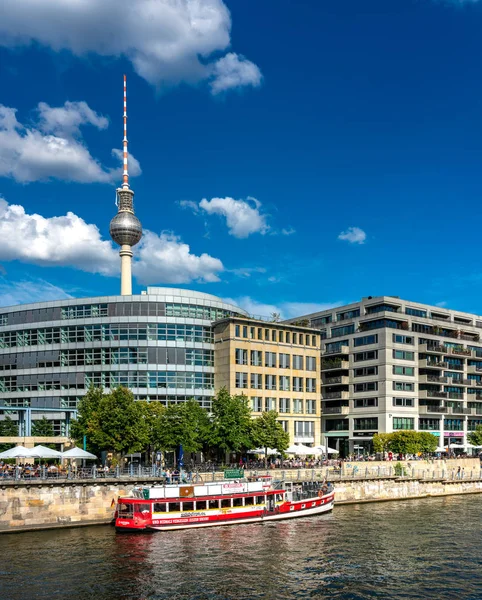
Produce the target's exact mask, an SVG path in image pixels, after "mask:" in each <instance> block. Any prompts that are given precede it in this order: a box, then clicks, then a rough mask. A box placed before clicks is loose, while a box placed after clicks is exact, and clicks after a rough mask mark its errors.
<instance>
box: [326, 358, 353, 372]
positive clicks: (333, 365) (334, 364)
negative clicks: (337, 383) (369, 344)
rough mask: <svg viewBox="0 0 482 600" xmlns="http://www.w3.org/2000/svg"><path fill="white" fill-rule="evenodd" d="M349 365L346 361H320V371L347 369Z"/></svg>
mask: <svg viewBox="0 0 482 600" xmlns="http://www.w3.org/2000/svg"><path fill="white" fill-rule="evenodd" d="M349 364H350V363H349V362H348V361H347V360H323V359H322V360H321V370H322V371H333V370H335V369H348V365H349Z"/></svg>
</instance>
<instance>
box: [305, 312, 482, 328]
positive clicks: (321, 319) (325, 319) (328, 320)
mask: <svg viewBox="0 0 482 600" xmlns="http://www.w3.org/2000/svg"><path fill="white" fill-rule="evenodd" d="M331 321H332V315H327V316H326V317H318V318H317V319H313V320H312V321H311V325H312V327H318V326H319V325H326V324H327V323H331ZM481 327H482V325H481Z"/></svg>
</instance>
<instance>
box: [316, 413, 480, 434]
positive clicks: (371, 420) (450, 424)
mask: <svg viewBox="0 0 482 600" xmlns="http://www.w3.org/2000/svg"><path fill="white" fill-rule="evenodd" d="M418 424H419V430H421V431H437V430H440V421H439V419H422V418H420V419H419V421H418ZM477 425H482V419H469V420H468V421H467V429H468V431H474V430H475V429H476V428H477ZM392 428H393V429H394V430H408V429H410V430H413V429H414V428H415V419H414V418H413V417H393V420H392ZM347 430H348V420H347V419H327V420H326V421H325V431H326V432H330V431H347ZM377 430H378V417H368V418H357V419H353V431H367V432H370V433H372V432H375V431H377ZM463 430H464V421H463V419H444V431H463Z"/></svg>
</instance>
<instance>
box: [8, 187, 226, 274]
mask: <svg viewBox="0 0 482 600" xmlns="http://www.w3.org/2000/svg"><path fill="white" fill-rule="evenodd" d="M12 260H18V261H20V262H24V263H29V264H35V265H40V266H48V267H60V266H68V267H74V268H76V269H80V270H82V271H86V272H89V273H100V274H102V275H108V276H118V275H119V273H120V262H119V260H120V259H119V254H118V249H117V248H114V246H113V244H112V242H111V241H110V240H103V239H102V236H101V234H100V232H99V229H98V228H97V226H96V225H93V224H89V223H86V222H85V221H84V220H83V219H82V218H80V217H79V216H77V215H75V214H74V213H72V212H68V213H67V214H66V215H63V216H60V217H49V218H46V217H43V216H42V215H38V214H28V213H26V212H25V209H24V208H23V207H22V206H19V205H14V204H8V202H7V201H6V200H4V199H2V198H0V261H12ZM223 270H224V267H223V263H222V262H221V261H220V260H219V259H218V258H214V257H212V256H210V255H209V254H206V253H203V254H201V255H200V256H196V255H195V254H192V253H191V251H190V248H189V246H188V245H187V244H186V243H183V242H182V241H181V240H180V239H179V238H178V237H176V236H174V235H173V234H168V233H165V232H164V233H161V234H160V235H159V236H158V235H156V234H155V233H153V232H151V231H145V232H144V236H143V238H142V240H141V242H140V244H139V245H138V246H136V249H135V252H134V262H133V272H134V275H135V276H136V278H137V280H138V281H139V282H140V283H141V284H158V283H189V282H191V281H207V282H211V281H218V280H219V273H221V272H222V271H223Z"/></svg>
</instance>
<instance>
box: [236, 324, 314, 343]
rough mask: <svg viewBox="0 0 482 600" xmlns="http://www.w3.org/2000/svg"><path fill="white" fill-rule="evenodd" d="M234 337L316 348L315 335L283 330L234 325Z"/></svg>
mask: <svg viewBox="0 0 482 600" xmlns="http://www.w3.org/2000/svg"><path fill="white" fill-rule="evenodd" d="M234 335H235V337H237V338H241V337H242V338H244V339H249V340H265V341H267V342H268V341H269V342H280V343H281V344H295V345H300V346H314V347H316V346H317V339H316V338H317V336H316V335H315V334H309V333H299V332H297V331H285V330H283V329H267V328H264V327H251V326H248V325H235V326H234Z"/></svg>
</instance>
